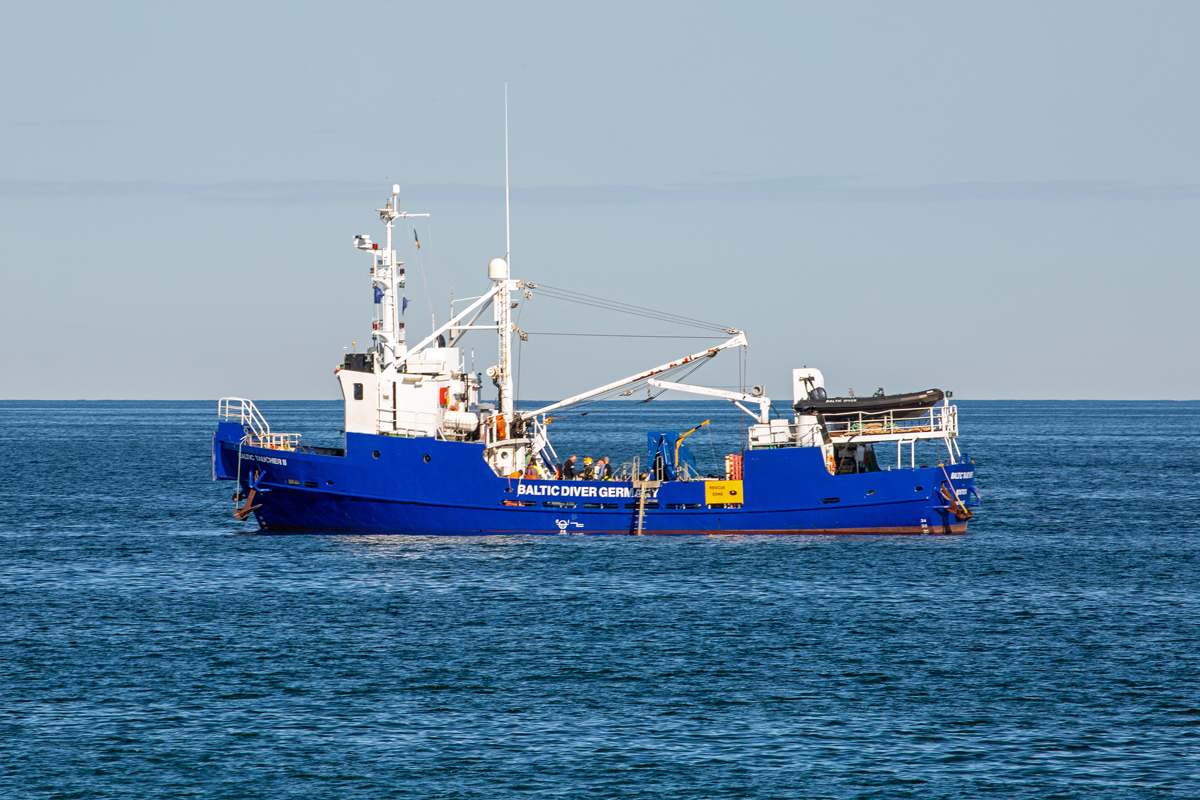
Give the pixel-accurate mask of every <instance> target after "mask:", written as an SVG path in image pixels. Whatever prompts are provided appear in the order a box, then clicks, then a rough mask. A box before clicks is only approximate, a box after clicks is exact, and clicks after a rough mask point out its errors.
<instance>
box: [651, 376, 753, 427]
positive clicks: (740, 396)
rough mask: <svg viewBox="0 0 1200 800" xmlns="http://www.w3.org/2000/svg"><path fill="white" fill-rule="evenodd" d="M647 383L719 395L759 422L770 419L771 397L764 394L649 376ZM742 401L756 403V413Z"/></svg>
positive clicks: (662, 387) (696, 392)
mask: <svg viewBox="0 0 1200 800" xmlns="http://www.w3.org/2000/svg"><path fill="white" fill-rule="evenodd" d="M647 383H649V384H650V385H651V386H655V387H657V388H659V389H671V390H673V391H676V392H690V393H691V394H703V395H708V396H709V397H720V398H721V399H722V400H729V401H730V402H732V403H733V404H734V405H735V406H737V407H738V408H740V409H741V410H742V411H745V412H746V413H747V414H749V415H750V416H752V417H754V418H755V419H757V420H758V421H759V422H763V423H765V422H768V421H770V412H771V398H769V397H767V396H766V395H763V396H761V397H755V396H754V395H752V394H745V393H744V392H726V391H722V390H721V389H710V388H708V387H707V386H692V385H691V384H687V383H671V382H670V381H660V380H658V379H657V378H651V379H650V380H649V381H647ZM738 401H741V402H738ZM742 403H757V404H758V413H757V414H755V413H754V412H753V411H751V410H750V409H748V408H746V407H745V406H744V405H742Z"/></svg>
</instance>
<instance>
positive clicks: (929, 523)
mask: <svg viewBox="0 0 1200 800" xmlns="http://www.w3.org/2000/svg"><path fill="white" fill-rule="evenodd" d="M243 435H244V431H243V430H242V427H241V426H240V425H237V424H233V423H220V424H219V425H218V428H217V431H216V433H214V435H213V478H214V479H216V480H235V481H238V483H239V488H240V490H241V493H242V495H243V496H245V495H246V494H247V493H248V491H249V489H250V482H251V480H254V479H255V475H256V473H257V490H258V491H257V492H256V495H255V499H254V502H255V503H256V504H261V505H260V507H259V508H257V509H256V510H255V511H254V514H255V516H256V518H257V519H258V522H259V525H260V526H261V527H262V528H264V529H268V530H320V531H329V532H345V533H410V534H515V533H522V534H555V535H557V534H601V533H635V532H636V530H637V516H638V512H637V498H636V496H635V493H634V490H633V488H632V486H631V484H629V483H628V482H620V481H540V480H533V481H530V480H518V479H516V478H499V477H496V475H495V474H494V473H493V472H492V471H491V469H489V468H488V466H487V464H486V463H485V462H484V459H483V445H482V444H478V443H465V442H445V441H438V440H435V439H403V438H397V437H391V436H373V435H368V434H355V433H351V434H347V435H346V450H345V455H323V454H319V453H312V452H303V451H301V452H295V451H282V450H269V449H262V448H255V447H247V446H239V442H240V441H241V440H242V437H243ZM743 469H744V474H743V483H744V493H745V503H744V505H742V506H739V507H724V508H721V507H707V506H705V503H704V484H703V482H700V481H691V482H668V483H664V484H663V485H662V487H661V488H660V489H658V490H657V492H656V494H655V495H654V497H653V500H652V501H650V502H648V503H647V508H646V514H645V521H644V525H643V533H646V534H666V533H675V534H688V533H743V534H747V533H758V534H785V533H809V534H829V533H896V534H915V533H965V532H966V528H967V526H966V523H965V522H959V521H958V520H957V519H956V518H955V516H954V514H953V513H952V511H951V509H949V508H947V507H946V503H945V501H944V500H943V499H942V497H941V496H940V495H939V491H940V489H941V488H942V486H943V485H944V484H949V485H951V486H952V487H953V490H954V491H955V492H956V493H957V495H958V497H959V498H961V499H963V500H967V499H968V498H971V497H972V496H973V494H974V489H973V482H974V469H973V467H972V466H971V465H970V462H969V460H967V463H960V464H957V465H953V466H951V465H946V466H945V467H944V468H943V467H942V466H940V465H939V466H937V467H931V468H920V469H905V470H893V471H888V472H871V473H863V474H858V475H830V474H829V472H828V470H827V469H826V468H825V464H824V462H823V461H822V457H821V451H820V449H819V448H795V447H792V448H781V449H777V450H748V451H746V452H745V453H744V467H743ZM976 502H977V501H974V500H972V501H969V502H968V505H975V504H976Z"/></svg>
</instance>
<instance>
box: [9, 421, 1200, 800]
mask: <svg viewBox="0 0 1200 800" xmlns="http://www.w3.org/2000/svg"><path fill="white" fill-rule="evenodd" d="M214 406H215V404H214V403H142V402H137V403H135V402H124V403H23V402H0V463H2V464H3V467H2V470H3V472H2V473H0V474H2V475H3V491H2V492H0V542H2V543H3V547H2V549H0V572H2V577H3V582H2V584H0V586H2V592H0V670H2V673H0V674H2V676H3V677H0V737H2V739H0V741H2V744H0V796H3V797H6V798H8V797H13V798H18V797H19V798H27V797H39V798H40V797H64V798H66V797H71V798H85V797H105V798H163V797H172V798H175V797H204V798H258V797H262V798H346V797H369V798H383V797H405V798H408V797H411V798H435V797H440V798H512V797H521V798H660V797H689V798H690V797H719V798H725V797H729V798H733V797H755V798H788V799H790V798H810V797H812V798H817V797H829V798H851V797H879V798H910V797H911V798H923V799H924V798H971V797H1005V798H1009V797H1012V798H1025V797H1028V798H1049V797H1062V798H1068V797H1070V798H1075V797H1078V798H1131V797H1152V798H1159V797H1162V798H1165V797H1172V798H1174V797H1179V798H1194V797H1200V677H1198V670H1200V647H1198V644H1200V631H1198V627H1197V623H1198V622H1200V593H1198V589H1200V580H1198V579H1200V558H1198V557H1197V554H1196V553H1197V545H1200V537H1198V536H1197V534H1198V533H1200V526H1198V525H1197V515H1196V512H1195V509H1196V507H1197V506H1196V504H1197V499H1198V497H1197V495H1198V492H1197V484H1196V476H1197V474H1198V471H1200V448H1198V446H1197V445H1198V437H1200V433H1198V432H1200V403H1040V402H1023V403H1001V402H987V403H983V402H963V403H960V409H961V413H962V433H963V443H964V445H967V446H969V449H970V451H971V452H972V454H973V455H974V456H975V457H976V459H977V461H978V464H977V482H978V485H979V486H980V487H982V488H984V489H990V490H991V491H992V492H994V493H996V494H998V495H1000V496H1002V497H1004V498H1006V499H1008V500H1010V501H1012V502H1015V503H1017V504H1019V505H1021V506H1024V507H1028V508H1031V509H1033V510H1036V511H1038V512H1039V513H1041V514H1042V515H1044V516H1047V517H1052V518H1054V519H1057V520H1060V521H1061V522H1062V523H1063V524H1065V525H1067V526H1068V527H1070V528H1071V529H1073V532H1067V531H1065V530H1063V529H1061V528H1058V527H1055V526H1054V525H1052V524H1049V523H1046V522H1042V521H1040V520H1038V519H1036V518H1034V517H1031V516H1029V515H1027V514H1025V513H1023V512H1022V511H1019V510H1018V509H1016V508H1013V507H1011V506H1007V505H1004V504H1002V503H999V502H995V501H993V502H987V503H985V505H984V507H983V508H982V509H981V510H980V512H979V515H978V518H977V519H976V521H975V522H974V523H972V528H971V533H970V534H969V535H967V536H962V537H894V538H888V537H778V538H776V537H762V538H754V537H682V538H653V537H648V538H635V537H613V538H604V537H597V538H579V537H571V538H565V537H563V538H560V537H547V538H541V537H525V538H521V537H512V538H491V537H483V538H470V537H464V538H457V537H448V538H434V537H338V536H266V535H260V534H257V533H256V532H255V531H254V529H253V526H252V525H247V524H246V523H238V522H236V521H235V520H233V519H232V517H231V516H230V506H231V504H230V503H229V502H228V496H229V494H230V491H231V487H230V485H229V484H228V483H222V484H219V485H215V484H212V483H210V482H209V456H208V445H209V434H210V431H211V428H212V424H213V418H214V412H215V408H214ZM260 407H261V408H262V409H263V410H264V412H265V413H266V415H267V417H268V419H270V420H271V421H272V422H273V425H274V427H275V428H277V429H284V430H287V429H302V430H305V431H308V432H311V433H315V432H317V431H321V430H324V431H325V434H324V435H325V436H326V437H327V440H328V441H335V440H336V439H337V436H336V430H337V428H339V427H340V424H339V419H338V409H337V406H336V405H334V404H323V403H262V404H260ZM723 408H724V406H721V405H711V404H695V405H691V404H682V403H677V404H668V403H659V404H652V405H650V406H646V407H644V409H642V410H641V411H642V413H644V414H645V415H646V417H645V422H644V424H642V425H641V427H640V428H639V430H642V429H645V428H647V427H648V428H655V427H661V428H676V427H680V428H686V427H691V425H694V424H695V423H696V422H698V421H702V420H703V419H705V418H708V417H709V416H712V417H713V418H714V419H715V418H717V417H720V415H721V414H722V413H724V412H723V411H722V409H723ZM697 416H699V419H696V417H697ZM720 419H721V420H723V422H722V425H723V426H724V427H723V428H722V429H721V430H718V431H716V432H715V433H714V437H715V441H714V443H713V444H712V445H708V442H707V441H706V440H699V439H697V441H698V442H702V444H703V445H705V446H695V447H693V450H694V451H695V452H696V454H697V456H698V457H699V456H700V455H701V453H702V452H703V451H704V450H705V449H707V447H708V446H711V447H712V448H713V450H715V451H718V452H719V450H720V448H721V447H722V445H723V444H724V443H725V442H726V441H727V440H728V439H729V438H730V437H731V436H733V435H734V434H733V433H731V432H730V431H731V430H732V428H731V425H735V424H736V423H731V422H730V419H731V418H729V417H728V416H724V417H720ZM598 420H599V418H597V420H593V422H596V427H595V430H591V429H589V428H588V427H587V426H586V425H585V424H584V423H585V422H587V420H586V419H583V420H580V419H576V420H575V421H574V422H571V421H563V423H561V427H560V428H559V429H557V430H556V431H555V432H556V435H557V436H559V437H566V438H573V440H574V442H573V443H572V444H564V449H570V450H576V449H577V450H578V451H579V452H580V453H581V455H582V454H585V453H588V454H590V453H596V454H600V452H601V451H611V452H610V454H612V455H614V461H615V460H617V458H616V457H615V455H616V453H617V451H620V452H622V453H624V452H630V453H632V452H635V451H636V450H637V448H638V446H639V442H638V437H639V436H640V434H637V435H629V436H627V437H625V438H622V436H621V435H620V434H619V432H618V431H616V430H615V429H613V428H612V423H610V422H603V421H598ZM556 424H557V423H556ZM605 425H608V426H609V428H604V426H605ZM714 425H716V422H714ZM589 431H591V432H589ZM595 431H602V433H596V432H595ZM697 436H699V434H698V435H697ZM589 437H591V438H589ZM316 438H317V439H319V438H320V437H316ZM641 441H644V439H642V440H641ZM317 443H320V442H319V441H318V442H317ZM986 499H987V496H986V495H985V500H986ZM218 501H219V505H216V506H213V505H211V504H213V503H214V502H218Z"/></svg>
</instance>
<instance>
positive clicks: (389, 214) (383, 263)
mask: <svg viewBox="0 0 1200 800" xmlns="http://www.w3.org/2000/svg"><path fill="white" fill-rule="evenodd" d="M375 210H376V211H378V212H379V219H380V220H382V221H383V223H384V226H385V228H386V229H387V241H386V242H385V243H384V246H383V247H382V248H380V246H379V245H378V244H375V243H373V242H372V241H371V237H370V236H367V235H365V234H359V235H358V236H355V237H354V246H355V247H357V248H358V249H359V250H366V251H368V252H370V253H371V256H372V262H371V284H372V286H376V287H378V289H379V291H380V292H382V294H383V296H382V297H380V299H379V304H380V309H379V313H380V317H381V318H380V319H379V321H378V322H377V323H376V325H377V327H376V328H375V329H374V331H373V332H372V337H373V338H374V340H375V345H374V349H375V351H376V353H377V357H376V359H375V365H376V369H377V370H378V369H379V368H381V367H384V366H387V365H388V364H389V363H391V362H393V361H395V360H396V359H399V358H403V356H404V354H405V353H406V352H407V347H406V346H405V344H404V338H405V337H404V328H402V327H401V325H400V299H399V298H400V294H399V290H400V289H401V288H403V286H404V273H403V271H402V270H401V269H400V267H401V266H402V265H403V264H404V262H403V261H398V260H396V251H395V250H393V249H392V228H393V226H394V225H395V223H396V220H398V219H400V218H402V217H405V218H407V217H428V216H429V215H428V214H409V213H407V212H404V211H401V210H400V185H399V184H393V185H392V195H391V197H390V198H388V201H387V203H385V204H384V207H383V208H377V209H375Z"/></svg>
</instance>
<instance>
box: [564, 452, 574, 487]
mask: <svg viewBox="0 0 1200 800" xmlns="http://www.w3.org/2000/svg"><path fill="white" fill-rule="evenodd" d="M562 475H563V480H566V481H573V480H575V455H574V454H572V455H571V457H570V458H568V459H567V460H566V461H565V462H564V463H563V469H562Z"/></svg>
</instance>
